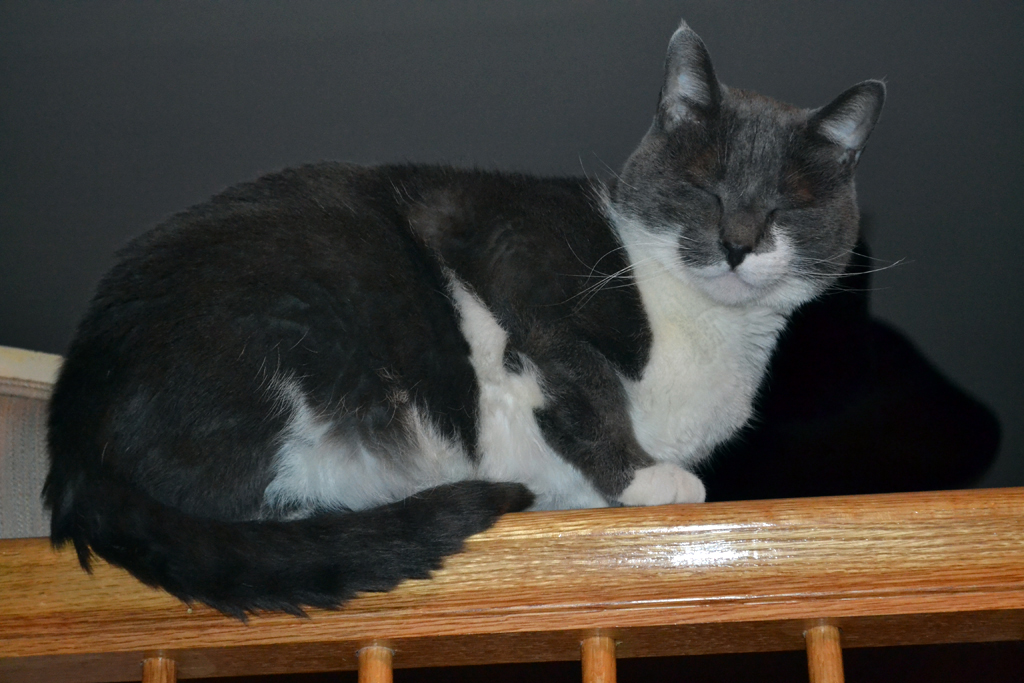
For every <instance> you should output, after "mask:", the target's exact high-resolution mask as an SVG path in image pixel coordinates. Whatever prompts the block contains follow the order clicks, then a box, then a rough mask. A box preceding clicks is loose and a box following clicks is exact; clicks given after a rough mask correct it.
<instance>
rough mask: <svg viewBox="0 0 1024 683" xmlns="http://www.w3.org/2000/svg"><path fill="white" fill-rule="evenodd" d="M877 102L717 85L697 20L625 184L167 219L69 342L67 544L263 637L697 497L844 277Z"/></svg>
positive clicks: (322, 199)
mask: <svg viewBox="0 0 1024 683" xmlns="http://www.w3.org/2000/svg"><path fill="white" fill-rule="evenodd" d="M884 93H885V89H884V87H883V85H882V83H880V82H878V81H865V82H863V83H861V84H859V85H856V86H854V87H852V88H850V89H849V90H847V91H845V92H844V93H842V94H841V95H840V96H839V97H838V98H837V99H835V100H834V101H833V102H831V103H830V104H828V105H826V106H825V107H822V108H820V109H813V110H806V109H798V108H795V107H791V106H788V105H785V104H781V103H779V102H776V101H773V100H771V99H768V98H766V97H762V96H760V95H757V94H754V93H751V92H747V91H743V90H738V89H734V88H729V87H726V86H725V85H722V84H721V83H719V82H718V80H717V78H716V77H715V74H714V71H713V69H712V65H711V60H710V58H709V57H708V53H707V51H706V49H705V47H704V45H703V43H702V42H701V40H700V38H698V37H697V35H696V34H695V33H694V32H693V31H692V30H690V28H689V27H687V26H686V24H683V25H681V26H680V27H679V29H678V30H677V31H676V32H675V34H674V35H673V36H672V40H671V43H670V45H669V50H668V58H667V65H666V73H665V81H664V86H663V88H662V91H661V96H660V100H659V104H658V108H657V112H656V114H655V119H654V122H653V124H652V126H651V128H650V130H649V131H648V132H647V134H646V135H645V136H644V138H643V140H642V141H641V142H640V146H639V147H638V148H637V150H636V151H635V152H634V153H633V155H632V156H631V157H630V158H629V160H628V161H627V162H626V164H625V167H624V168H623V170H622V173H621V175H620V176H618V177H617V178H616V179H614V180H612V181H610V182H608V183H605V184H602V183H597V182H592V181H589V180H586V179H577V178H554V179H551V178H536V177H530V176H525V175H513V174H501V173H493V172H483V171H465V170H457V169H453V168H448V167H422V166H381V167H371V168H366V167H357V166H352V165H346V164H330V163H328V164H317V165H311V166H304V167H301V168H296V169H290V170H285V171H282V172H279V173H274V174H271V175H268V176H265V177H263V178H260V179H259V180H256V181H254V182H252V183H248V184H243V185H239V186H237V187H234V188H231V189H229V190H226V191H225V192H223V193H222V194H219V195H217V196H215V197H214V198H212V199H211V200H210V201H209V202H207V203H205V204H202V205H199V206H196V207H193V208H191V209H189V210H187V211H185V212H183V213H181V214H178V215H176V216H173V217H172V218H170V219H169V220H167V221H166V222H165V223H163V224H162V225H160V226H158V227H157V228H156V229H154V230H152V231H151V232H149V233H147V234H145V235H143V236H141V237H139V238H138V239H136V240H135V241H134V242H132V243H131V244H130V245H129V246H128V247H127V248H125V250H124V251H123V252H122V253H121V260H120V262H119V264H118V265H117V266H116V267H115V268H114V269H113V270H112V271H111V272H110V273H109V274H108V275H107V276H106V277H105V279H104V280H103V281H102V283H101V284H100V286H99V290H98V292H97V294H96V296H95V298H94V300H93V302H92V305H91V308H90V310H89V312H88V314H87V315H86V317H85V319H84V320H83V321H82V323H81V325H80V327H79V329H78V332H77V336H76V337H75V339H74V341H73V343H72V345H71V347H70V350H69V353H68V357H67V361H66V363H65V364H64V367H63V370H62V372H61V375H60V379H59V381H58V383H57V386H56V389H55V393H54V396H53V401H52V404H51V413H50V432H49V443H50V452H51V470H50V474H49V478H48V479H47V482H46V487H45V492H44V496H45V500H46V503H47V505H48V506H49V507H50V508H51V510H52V512H53V517H52V518H53V523H52V524H53V525H52V539H53V542H54V543H55V544H62V543H66V542H69V541H70V542H73V543H74V545H75V547H76V549H77V550H78V554H79V558H80V559H81V561H82V564H83V566H86V567H88V562H89V557H90V554H91V552H96V553H97V554H99V555H100V556H102V557H104V558H106V559H107V560H109V561H111V562H113V563H115V564H119V565H121V566H123V567H125V568H127V569H128V570H129V571H131V572H132V573H133V574H134V575H135V576H137V577H138V578H140V579H141V580H143V581H146V582H148V583H150V584H154V585H158V586H161V587H163V588H165V589H167V590H168V591H170V592H171V593H173V594H175V595H177V596H179V597H181V598H182V599H185V600H190V601H191V600H198V601H202V602H206V603H208V604H210V605H213V606H215V607H217V608H218V609H221V610H223V611H225V612H228V613H231V614H236V615H239V616H241V615H243V614H244V612H245V611H251V610H257V609H285V610H289V611H298V610H301V608H302V606H306V605H312V606H334V605H337V604H340V603H341V602H343V601H344V600H346V599H348V598H349V597H351V596H352V595H353V594H355V593H356V592H358V591H373V590H387V589H389V588H391V587H393V586H394V585H395V584H397V583H398V582H399V581H401V580H403V579H405V578H409V577H423V576H427V575H428V574H429V572H430V570H431V569H433V568H435V567H437V566H438V565H439V563H440V562H441V560H442V558H443V557H444V556H445V555H447V554H450V553H453V552H456V551H457V550H458V549H459V547H460V546H461V543H462V541H463V539H464V538H465V537H466V536H468V535H470V534H473V533H476V532H478V531H480V530H483V529H485V528H486V527H487V526H489V525H490V524H491V523H492V522H493V521H494V519H495V518H496V517H497V516H498V515H500V514H502V513H503V512H506V511H510V510H520V509H524V508H528V507H533V508H573V507H598V506H605V505H620V504H624V505H655V504H662V503H695V502H701V501H703V500H704V495H705V494H704V487H703V485H702V483H701V481H700V480H699V479H698V477H697V476H695V475H694V474H693V472H692V469H693V467H694V466H695V465H696V464H697V463H699V462H700V461H701V460H703V459H705V458H707V457H708V456H709V454H711V453H712V451H713V450H714V448H715V446H716V445H717V444H720V443H722V442H723V441H724V440H726V439H728V438H729V437H730V436H731V435H732V434H734V433H735V432H736V431H737V430H738V429H739V428H740V427H742V426H743V425H744V423H745V422H746V421H747V420H748V419H749V418H750V414H751V403H752V400H753V398H754V395H755V393H756V392H757V390H758V387H759V384H760V383H761V381H762V377H763V375H764V372H765V367H766V364H767V363H768V360H769V358H770V356H771V354H772V349H773V346H774V344H775V341H776V338H777V336H778V335H779V332H780V331H781V330H782V329H783V327H784V326H785V325H786V320H787V316H789V314H790V313H792V312H793V310H794V309H795V308H797V307H798V306H800V305H801V304H802V303H804V302H806V301H808V300H810V299H811V298H813V297H814V296H816V295H817V294H819V293H820V292H822V291H823V290H824V289H825V288H826V287H827V286H828V285H829V284H830V283H831V282H832V281H833V280H834V279H835V277H836V276H838V274H840V273H841V272H842V271H843V269H844V267H845V265H846V263H847V261H848V258H849V254H850V252H851V249H852V247H853V245H854V242H855V240H856V237H857V232H858V211H857V205H856V198H855V192H854V182H853V177H854V169H855V168H856V166H857V161H858V159H859V157H860V153H861V151H862V150H863V149H864V146H865V143H866V141H867V139H868V136H869V134H870V133H871V130H872V128H873V126H874V125H875V122H876V120H877V119H878V116H879V112H880V110H881V108H882V103H883V99H884Z"/></svg>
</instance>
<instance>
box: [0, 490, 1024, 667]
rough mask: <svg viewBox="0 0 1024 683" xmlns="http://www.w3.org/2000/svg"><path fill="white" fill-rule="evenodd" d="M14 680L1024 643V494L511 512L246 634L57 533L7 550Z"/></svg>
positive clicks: (264, 619) (4, 599) (0, 615)
mask: <svg viewBox="0 0 1024 683" xmlns="http://www.w3.org/2000/svg"><path fill="white" fill-rule="evenodd" d="M0 606H2V607H0V680H3V681H38V680H61V681H67V682H68V683H73V682H74V681H120V680H139V670H140V665H141V662H142V660H143V659H144V658H145V657H146V656H148V655H150V654H152V653H160V654H165V655H166V656H169V657H173V658H174V659H175V660H176V661H177V665H178V676H179V678H182V679H185V678H191V677H198V676H213V675H239V674H244V673H277V672H298V671H330V670H340V669H354V668H356V665H357V652H358V651H359V649H360V648H363V647H366V646H369V645H381V646H384V647H388V648H390V649H392V650H393V651H394V666H395V667H397V668H402V667H411V666H447V665H460V664H477V663H484V662H494V663H498V662H517V661H522V662H525V661H549V660H574V659H578V658H579V657H580V643H581V642H582V641H583V639H585V638H587V637H590V636H594V635H606V636H609V637H612V638H614V639H615V640H616V641H617V642H618V646H617V654H618V657H619V658H628V657H642V656H654V655H671V654H702V653H712V652H740V651H758V650H761V651H763V650H786V649H791V650H792V649H803V648H804V646H805V644H804V635H803V634H804V632H805V631H806V630H807V629H808V628H810V627H813V626H816V625H819V624H821V623H825V622H824V621H823V620H827V623H829V624H832V625H836V626H839V627H841V628H842V631H843V645H844V647H861V646H875V645H900V644H916V643H938V642H966V641H984V640H1011V639H1018V640H1024V489H994V490H987V491H958V492H947V493H925V494H901V495H889V496H863V497H847V498H819V499H803V500H782V501H760V502H743V503H719V504H707V505H689V506H687V505H678V506H665V507H656V508H632V509H625V508H620V509H608V510H581V511H571V512H557V513H522V514H517V515H509V516H507V517H506V518H504V519H502V520H501V521H500V522H499V523H498V525H497V526H495V528H493V529H491V530H490V531H488V532H486V533H484V534H480V535H478V536H476V537H474V538H472V539H470V540H469V541H468V543H467V545H466V552H464V553H462V554H460V555H457V556H454V557H452V558H450V559H449V561H448V562H447V564H446V566H445V568H444V569H443V570H442V571H439V572H438V573H437V574H436V575H435V577H434V578H433V579H432V580H420V581H409V582H406V583H405V584H403V585H402V586H400V587H399V588H398V589H397V590H395V591H394V592H392V593H389V594H374V595H366V596H363V597H360V598H359V599H357V600H354V601H352V602H351V603H349V604H348V605H347V606H346V607H345V608H344V609H342V610H338V611H336V612H322V611H314V612H311V614H310V618H309V619H297V618H295V617H290V616H287V615H281V614H270V615H261V616H257V617H253V618H252V619H251V620H250V621H249V623H248V624H242V623H239V622H237V621H234V620H231V619H228V618H225V617H223V616H221V615H220V614H218V613H216V612H214V611H212V610H210V609H207V608H205V607H201V606H193V607H188V606H186V605H183V604H181V603H180V602H178V601H176V600H175V599H173V598H171V597H170V596H168V595H166V594H164V593H162V592H160V591H157V590H153V589H150V588H147V587H146V586H143V585H141V584H139V583H138V582H136V581H135V580H134V579H132V578H131V577H130V576H128V575H127V574H125V573H124V572H123V571H121V570H119V569H116V568H113V567H110V566H108V565H105V564H103V563H97V567H96V571H95V573H94V574H93V575H91V576H89V575H86V574H85V573H83V572H82V571H81V570H80V569H79V568H78V566H77V564H76V561H75V558H74V553H73V552H70V551H63V552H55V551H53V550H51V549H50V547H49V546H48V545H47V543H46V541H45V540H42V539H25V540H12V541H3V542H0Z"/></svg>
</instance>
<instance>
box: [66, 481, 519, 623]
mask: <svg viewBox="0 0 1024 683" xmlns="http://www.w3.org/2000/svg"><path fill="white" fill-rule="evenodd" d="M69 488H72V489H73V490H74V493H73V494H72V493H70V491H68V490H67V489H65V491H63V492H56V491H54V490H53V487H52V486H51V482H48V484H47V489H48V490H47V492H46V498H47V501H48V503H50V504H51V508H52V510H53V519H52V525H51V539H52V541H53V543H54V545H57V546H60V545H64V544H66V543H67V542H69V541H70V542H72V543H74V545H75V549H76V550H77V552H78V557H79V560H80V561H81V563H82V566H83V567H84V568H85V569H86V570H88V569H89V557H90V550H91V551H93V552H95V553H96V554H97V555H99V556H100V557H102V558H104V559H106V560H107V561H109V562H111V563H113V564H116V565H119V566H121V567H124V568H125V569H127V570H128V571H129V572H131V573H132V574H133V575H134V576H135V577H136V578H138V579H139V580H141V581H143V582H145V583H147V584H150V585H152V586H158V587H160V588H163V589H165V590H167V591H168V592H170V593H172V594H173V595H175V596H177V597H178V598H180V599H181V600H184V601H186V602H193V601H198V602H204V603H206V604H208V605H210V606H211V607H214V608H216V609H218V610H220V611H221V612H224V613H225V614H229V615H232V616H235V617H238V618H240V619H244V618H245V614H246V613H247V612H255V611H258V610H283V611H286V612H291V613H293V614H302V608H303V607H304V606H309V607H327V608H330V607H337V606H339V605H340V604H342V603H343V602H345V601H346V600H348V599H349V598H351V597H352V596H354V595H355V594H356V593H358V592H361V591H386V590H390V589H391V588H394V587H395V586H396V585H397V584H398V583H399V582H401V581H402V580H404V579H412V578H426V577H428V576H429V574H430V572H431V570H433V569H436V568H438V567H439V566H440V564H441V561H442V559H443V558H444V557H445V556H446V555H450V554H452V553H455V552H458V551H459V549H460V548H461V547H462V542H463V541H464V540H465V539H466V538H467V537H468V536H471V535H473V534H475V533H477V532H480V531H483V530H484V529H486V528H488V527H489V526H491V525H492V524H493V523H494V522H495V520H496V519H497V518H498V517H499V516H500V515H501V514H503V513H505V512H514V511H516V510H522V509H524V508H526V507H528V506H529V505H530V504H531V502H532V501H533V495H532V494H531V493H530V492H529V490H528V489H526V487H524V486H522V485H520V484H497V483H490V482H483V481H464V482H460V483H456V484H449V485H446V486H439V487H437V488H434V489H429V490H427V491H423V492H421V493H419V494H416V495H415V496H412V497H410V498H407V499H405V500H403V501H399V502H397V503H393V504H390V505H386V506H382V507H378V508H373V509H370V510H364V511H359V512H346V513H337V514H334V513H330V514H326V513H325V514H319V515H316V516H313V517H309V518H306V519H301V520H294V521H282V522H276V521H252V522H218V521H211V520H207V519H197V518H194V517H189V516H187V515H184V514H182V513H181V512H179V511H177V510H175V509H173V508H170V507H167V506H165V505H162V504H161V503H158V502H156V501H154V500H153V499H151V498H149V497H148V496H145V495H143V494H141V493H138V492H136V491H133V490H131V489H129V488H127V487H125V486H122V485H120V484H117V483H114V482H90V483H84V482H79V485H77V486H74V487H69ZM62 493H63V495H61V494H62Z"/></svg>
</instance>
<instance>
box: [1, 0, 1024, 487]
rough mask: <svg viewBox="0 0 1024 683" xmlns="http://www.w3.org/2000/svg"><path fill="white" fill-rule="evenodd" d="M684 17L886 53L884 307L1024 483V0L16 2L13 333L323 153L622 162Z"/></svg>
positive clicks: (788, 89) (5, 37)
mask: <svg viewBox="0 0 1024 683" xmlns="http://www.w3.org/2000/svg"><path fill="white" fill-rule="evenodd" d="M680 17H685V18H686V19H687V20H688V21H689V23H690V24H691V25H692V26H693V27H694V28H695V29H696V30H697V31H698V32H699V33H700V34H701V35H702V36H703V37H704V39H705V41H706V42H707V44H708V47H709V49H710V50H711V53H712V56H713V58H714V60H715V65H716V68H717V70H718V74H719V76H720V78H721V79H722V80H723V81H724V82H726V83H729V84H731V85H735V86H740V87H748V88H752V89H756V90H759V91H762V92H765V93H767V94H771V95H774V96H777V97H779V98H782V99H786V100H789V101H792V102H794V103H796V104H800V105H803V106H817V105H820V104H824V103H825V102H826V101H828V100H829V99H830V98H831V97H833V96H834V95H836V94H838V93H839V92H840V91H841V90H842V89H844V88H845V87H847V86H848V85H851V84H853V83H854V82H857V81H859V80H862V79H864V78H868V77H884V78H886V80H887V81H888V83H889V94H890V97H889V102H888V104H887V106H886V111H885V113H884V114H883V117H882V121H881V123H880V126H879V128H878V129H877V130H876V133H875V135H874V137H873V138H872V144H871V146H870V148H869V150H868V151H867V153H866V154H865V157H864V159H863V161H862V164H861V170H860V192H861V197H862V205H863V208H864V210H865V212H866V213H867V214H868V215H869V216H870V218H871V235H870V238H871V242H872V245H873V248H874V252H875V255H876V256H878V257H880V258H882V259H883V260H884V261H885V262H894V261H902V264H901V265H899V266H897V267H895V268H893V269H890V270H887V271H884V272H882V273H879V274H878V276H877V279H876V284H877V287H878V290H877V291H876V292H874V295H873V296H874V310H875V311H876V312H877V313H878V314H879V315H881V316H882V317H884V318H886V319H888V320H890V321H892V322H894V323H895V324H896V325H897V326H899V327H900V328H901V329H903V330H904V331H905V332H907V333H908V334H909V335H910V336H911V337H912V338H913V339H914V340H915V341H916V342H917V343H918V344H919V345H920V346H921V347H922V349H923V350H924V351H925V353H926V354H927V355H928V356H929V357H930V358H931V359H932V360H934V361H935V362H936V364H937V365H938V366H939V367H940V368H942V369H943V370H944V371H945V372H946V373H948V374H949V375H950V376H951V377H952V378H953V379H955V380H956V381H957V382H959V383H960V384H961V385H962V386H964V387H965V388H966V389H967V390H968V391H970V392H972V393H973V394H975V395H976V396H979V397H981V398H983V399H984V400H986V401H987V402H988V403H989V404H990V405H992V406H993V407H994V408H995V409H996V410H997V411H998V413H999V415H1000V417H1001V419H1002V421H1003V425H1004V430H1005V440H1004V441H1005V444H1004V450H1003V454H1002V457H1001V459H1000V461H999V462H998V464H997V467H996V470H995V471H994V472H993V474H992V475H991V477H990V479H989V482H990V483H1000V484H1018V485H1019V484H1024V354H1022V353H1021V352H1020V349H1019V348H1018V347H1019V345H1020V343H1021V341H1020V340H1021V339H1024V335H1022V334H1021V332H1022V322H1021V320H1020V316H1019V314H1020V313H1021V312H1022V311H1024V306H1022V304H1024V287H1022V286H1021V285H1022V281H1021V280H1022V276H1021V273H1022V272H1024V271H1022V269H1021V267H1020V265H1019V263H1020V260H1021V258H1022V255H1024V199H1022V196H1024V192H1022V189H1021V188H1024V162H1022V158H1024V145H1022V130H1024V125H1022V123H1024V121H1022V118H1024V115H1022V111H1024V55H1022V51H1024V47H1022V46H1024V4H1022V3H1020V2H951V1H949V0H943V1H940V2H899V3H893V2H869V1H864V0H860V1H849V2H842V3H840V2H820V1H816V2H774V3H765V2H760V1H757V0H750V1H745V2H741V1H735V0H729V1H718V2H643V3H639V2H621V3H610V2H582V1H577V2H564V3H552V2H533V1H520V2H501V3H480V2H454V1H446V2H431V3H426V2H396V1H390V2H377V1H373V0H366V1H363V2H347V3H346V2H308V1H296V0H290V1H289V2H283V1H282V2H268V1H264V0H250V1H248V2H221V3H202V2H198V3H188V4H185V3H145V4H143V3H129V2H91V3H45V4H44V3H35V2H24V3H15V2H6V3H3V4H2V5H0V344H5V345H12V346H22V347H28V348H36V349H42V350H46V351H53V352H61V351H62V350H63V348H64V346H65V344H66V343H67V342H68V340H69V337H70V335H71V331H72V329H73V325H74V322H75V320H76V319H77V317H78V316H79V315H80V314H81V313H82V311H83V308H84V306H85V304H86V302H87V300H88V297H89V296H90V293H91V290H92V288H93V286H94V284H95V282H96V280H97V279H98V278H99V276H100V274H101V273H102V272H103V271H104V270H105V269H106V268H108V267H109V266H110V264H111V263H112V254H113V252H114V250H115V249H116V247H117V246H118V245H120V244H122V243H123V242H124V241H125V240H127V239H128V238H129V237H131V236H133V235H135V234H138V233H139V232H140V231H142V230H144V229H145V228H146V227H147V226H149V225H152V224H153V223H154V222H156V221H157V220H159V219H160V218H161V217H163V216H165V215H167V214H168V213H169V212H172V211H174V210H177V209H180V208H183V207H185V206H187V205H189V204H191V203H194V202H197V201H199V200H201V199H203V198H205V197H206V196H208V195H209V194H211V193H213V192H215V191H217V190H219V189H221V188H223V187H224V186H226V185H228V184H231V183H234V182H237V181H240V180H244V179H248V178H250V177H253V176H254V175H256V174H258V173H260V172H263V171H267V170H271V169H275V168H278V167H281V166H285V165H289V164H296V163H301V162H305V161H312V160H316V159H320V158H334V159H346V160H353V161H360V162H377V161H395V160H409V161H438V160H444V161H450V162H454V163H460V164H475V165H481V166H488V167H502V168H514V169H520V170H530V171H536V172H541V173H580V172H582V169H585V170H586V171H587V172H589V173H596V172H600V171H601V170H602V169H603V168H604V167H605V165H606V164H607V165H609V166H611V167H617V166H618V165H619V164H621V162H622V161H623V160H624V158H625V156H626V155H627V154H628V152H629V151H630V149H631V147H632V145H633V144H635V143H636V141H637V140H638V139H639V138H640V136H641V135H642V134H643V132H644V130H645V129H646V127H647V125H648V122H649V120H650V117H651V114H652V111H653V105H654V102H655V99H656V96H657V92H658V87H659V85H660V78H661V62H662V56H663V51H664V48H665V45H666V43H667V40H668V37H669V36H670V35H671V33H672V30H673V29H674V27H675V25H676V23H677V21H678V20H679V18H680Z"/></svg>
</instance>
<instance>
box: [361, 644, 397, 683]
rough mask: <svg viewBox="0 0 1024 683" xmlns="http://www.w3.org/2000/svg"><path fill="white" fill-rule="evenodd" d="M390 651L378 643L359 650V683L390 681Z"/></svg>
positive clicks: (389, 682) (384, 682) (385, 682)
mask: <svg viewBox="0 0 1024 683" xmlns="http://www.w3.org/2000/svg"><path fill="white" fill-rule="evenodd" d="M392 654H393V653H392V651H391V650H390V649H388V648H386V647H381V646H380V645H371V646H370V647H364V648H363V649H362V650H360V651H359V683H391V681H392V677H391V657H392Z"/></svg>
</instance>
